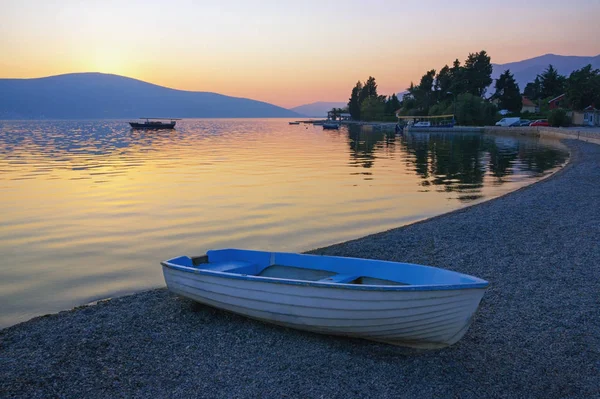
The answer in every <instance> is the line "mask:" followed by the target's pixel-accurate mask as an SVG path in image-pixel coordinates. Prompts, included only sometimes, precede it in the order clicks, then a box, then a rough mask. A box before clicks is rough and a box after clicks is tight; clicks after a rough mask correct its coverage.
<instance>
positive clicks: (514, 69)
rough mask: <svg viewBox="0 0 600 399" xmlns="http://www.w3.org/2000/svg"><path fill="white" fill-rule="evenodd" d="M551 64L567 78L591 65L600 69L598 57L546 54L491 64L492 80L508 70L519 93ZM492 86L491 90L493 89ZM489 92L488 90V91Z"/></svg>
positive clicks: (599, 57)
mask: <svg viewBox="0 0 600 399" xmlns="http://www.w3.org/2000/svg"><path fill="white" fill-rule="evenodd" d="M550 64H552V65H553V66H554V68H556V70H557V71H558V73H560V74H561V75H565V76H567V77H568V76H569V75H570V74H571V72H573V71H575V70H577V69H580V68H583V67H584V66H586V65H588V64H592V67H593V68H600V55H597V56H594V57H580V56H567V55H556V54H546V55H542V56H540V57H535V58H530V59H527V60H523V61H517V62H510V63H507V64H492V66H493V68H494V71H493V73H492V78H493V79H494V81H495V79H497V78H498V77H499V76H500V74H501V73H503V72H504V71H505V70H507V69H510V72H511V73H512V74H513V75H514V76H515V80H516V81H517V83H518V84H519V88H520V89H521V91H523V90H524V89H525V86H526V85H527V83H529V82H533V81H534V80H535V77H536V76H537V75H539V74H541V73H542V72H544V70H545V69H546V68H548V65H550ZM493 87H494V86H493V84H492V88H493ZM488 92H489V90H488Z"/></svg>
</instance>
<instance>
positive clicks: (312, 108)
mask: <svg viewBox="0 0 600 399" xmlns="http://www.w3.org/2000/svg"><path fill="white" fill-rule="evenodd" d="M347 106H348V103H344V102H326V101H317V102H314V103H310V104H304V105H299V106H297V107H294V108H290V110H291V111H294V112H297V113H299V114H301V115H304V116H312V117H325V116H327V111H331V108H346V107H347Z"/></svg>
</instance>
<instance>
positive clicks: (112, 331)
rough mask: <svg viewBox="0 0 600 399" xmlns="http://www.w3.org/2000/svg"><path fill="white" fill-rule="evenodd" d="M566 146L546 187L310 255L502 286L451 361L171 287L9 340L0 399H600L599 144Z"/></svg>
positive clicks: (494, 289)
mask: <svg viewBox="0 0 600 399" xmlns="http://www.w3.org/2000/svg"><path fill="white" fill-rule="evenodd" d="M566 143H567V144H568V146H569V148H570V149H571V151H572V159H571V162H570V164H569V165H568V166H566V167H565V168H564V169H563V170H562V171H560V172H558V173H557V174H556V175H554V176H553V177H550V178H548V179H546V180H544V181H542V182H540V183H537V184H535V185H532V186H529V187H526V188H524V189H521V190H518V191H516V192H514V193H511V194H509V195H506V196H504V197H501V198H498V199H496V200H493V201H489V202H486V203H483V204H479V205H476V206H472V207H469V208H465V209H462V210H459V211H456V212H452V213H449V214H446V215H442V216H439V217H436V218H433V219H430V220H426V221H423V222H420V223H416V224H413V225H410V226H406V227H403V228H399V229H395V230H390V231H387V232H384V233H379V234H375V235H372V236H368V237H364V238H361V239H358V240H355V241H350V242H346V243H343V244H339V245H334V246H331V247H328V248H322V249H318V250H315V251H313V253H319V254H327V255H341V256H355V257H366V258H377V259H387V260H394V261H407V262H414V263H422V264H428V265H434V266H440V267H444V268H448V269H452V270H456V271H460V272H464V273H468V274H473V275H475V276H478V277H481V278H484V279H486V280H489V281H490V283H491V286H490V288H489V290H488V291H487V292H486V294H485V296H484V299H483V301H482V303H481V306H480V308H479V311H478V313H477V315H476V318H475V321H474V323H473V325H472V326H471V328H470V330H469V331H468V332H467V334H466V336H465V337H464V338H463V339H462V340H461V341H459V342H458V343H457V344H455V345H453V346H451V347H449V348H446V349H442V350H436V351H417V350H411V349H403V348H399V347H394V346H390V345H385V344H378V343H374V342H369V341H363V340H357V339H348V338H336V337H331V336H322V335H318V334H312V333H306V332H300V331H295V330H291V329H286V328H282V327H277V326H272V325H269V324H264V323H261V322H257V321H253V320H249V319H246V318H243V317H240V316H236V315H233V314H229V313H226V312H223V311H219V310H216V309H212V308H209V307H206V306H203V305H200V304H196V303H194V302H192V301H189V300H187V299H184V298H180V297H177V296H175V295H172V294H170V293H169V292H168V291H166V290H164V289H159V290H153V291H148V292H144V293H140V294H135V295H132V296H128V297H122V298H117V299H113V300H109V301H104V302H100V303H99V304H97V305H95V306H89V307H81V308H77V309H74V310H72V311H68V312H61V313H58V314H54V315H48V316H43V317H38V318H35V319H33V320H30V321H28V322H26V323H22V324H19V325H16V326H13V327H9V328H7V329H4V330H2V331H0V397H2V398H119V397H126V398H150V397H152V398H192V397H197V398H483V397H485V398H598V397H600V285H599V283H600V206H599V204H600V146H597V145H593V144H587V143H583V142H578V141H567V142H566ZM157 267H158V265H157Z"/></svg>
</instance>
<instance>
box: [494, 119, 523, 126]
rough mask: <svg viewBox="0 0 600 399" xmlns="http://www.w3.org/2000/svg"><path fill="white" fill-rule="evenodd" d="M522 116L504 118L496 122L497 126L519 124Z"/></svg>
mask: <svg viewBox="0 0 600 399" xmlns="http://www.w3.org/2000/svg"><path fill="white" fill-rule="evenodd" d="M520 122H521V118H502V119H500V120H499V121H498V122H496V126H519V123H520Z"/></svg>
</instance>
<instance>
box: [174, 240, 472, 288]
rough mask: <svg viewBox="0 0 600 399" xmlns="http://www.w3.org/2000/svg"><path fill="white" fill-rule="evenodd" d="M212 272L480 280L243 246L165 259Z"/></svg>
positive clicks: (326, 279)
mask: <svg viewBox="0 0 600 399" xmlns="http://www.w3.org/2000/svg"><path fill="white" fill-rule="evenodd" d="M165 263H167V264H169V265H175V266H183V267H186V268H194V269H199V270H205V271H210V272H219V273H229V274H237V275H242V276H257V277H266V278H272V279H286V280H300V281H310V282H319V283H329V284H332V283H335V284H352V285H354V284H358V285H378V286H381V285H386V286H389V285H392V286H398V285H435V284H440V285H448V284H473V283H480V282H481V280H479V279H477V278H476V277H472V276H468V275H464V274H461V273H457V272H453V271H449V270H443V269H439V268H435V267H429V266H423V265H415V264H410V263H397V262H389V261H379V260H370V259H359V258H343V257H333V256H318V255H305V254H296V253H283V252H263V251H250V250H240V249H221V250H214V251H208V252H207V254H206V255H203V256H199V257H192V258H190V257H187V256H181V257H178V258H174V259H171V260H169V261H167V262H165Z"/></svg>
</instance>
